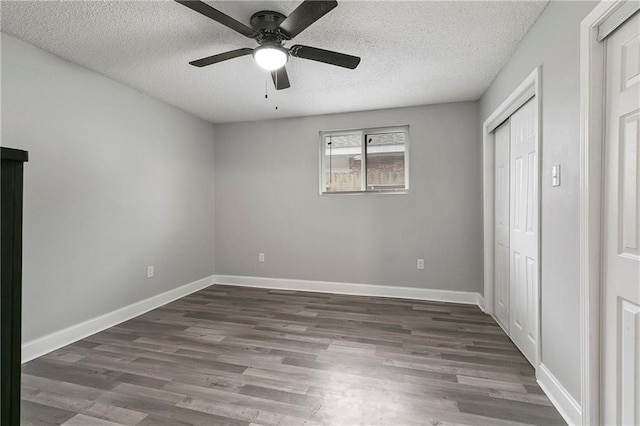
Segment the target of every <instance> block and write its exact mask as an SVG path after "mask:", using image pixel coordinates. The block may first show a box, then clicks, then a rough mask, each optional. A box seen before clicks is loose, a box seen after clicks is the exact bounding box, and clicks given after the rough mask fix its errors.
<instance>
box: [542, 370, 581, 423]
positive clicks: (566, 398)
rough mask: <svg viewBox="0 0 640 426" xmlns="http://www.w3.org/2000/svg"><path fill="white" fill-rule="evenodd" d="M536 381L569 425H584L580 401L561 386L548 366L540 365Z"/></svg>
mask: <svg viewBox="0 0 640 426" xmlns="http://www.w3.org/2000/svg"><path fill="white" fill-rule="evenodd" d="M536 379H537V380H538V384H539V385H540V387H541V388H542V390H543V391H544V393H546V394H547V396H548V397H549V400H550V401H551V402H552V403H553V405H554V406H555V407H556V409H557V410H558V412H559V413H560V414H561V415H562V417H563V418H564V420H565V421H566V422H567V423H568V424H569V425H580V424H582V411H581V408H580V404H578V401H576V400H575V398H574V397H573V396H571V394H570V393H569V392H568V391H567V390H566V389H565V388H564V386H562V384H560V382H559V381H558V379H556V377H555V376H554V375H553V374H552V373H551V372H550V371H549V369H548V368H547V366H546V365H544V364H540V365H539V366H538V369H537V370H536Z"/></svg>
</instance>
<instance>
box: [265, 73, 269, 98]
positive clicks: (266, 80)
mask: <svg viewBox="0 0 640 426" xmlns="http://www.w3.org/2000/svg"><path fill="white" fill-rule="evenodd" d="M268 81H269V77H268V76H265V78H264V98H265V99H269V92H268V89H267V87H268V86H269V83H268Z"/></svg>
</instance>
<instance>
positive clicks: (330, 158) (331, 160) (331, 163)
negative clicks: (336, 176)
mask: <svg viewBox="0 0 640 426" xmlns="http://www.w3.org/2000/svg"><path fill="white" fill-rule="evenodd" d="M332 165H333V136H329V185H331V183H333V182H332V176H333V167H332Z"/></svg>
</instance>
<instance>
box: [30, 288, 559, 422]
mask: <svg viewBox="0 0 640 426" xmlns="http://www.w3.org/2000/svg"><path fill="white" fill-rule="evenodd" d="M22 419H23V420H22V423H23V424H25V425H51V424H55V425H60V424H64V425H112V424H124V425H214V424H227V425H249V424H255V425H257V424H262V425H314V424H327V425H364V424H366V425H414V424H421V425H424V424H429V425H444V424H447V425H450V424H464V425H507V424H510V425H511V424H540V425H555V424H565V423H564V422H563V420H562V418H561V416H560V415H559V414H558V412H557V411H556V410H555V408H554V407H553V406H552V405H551V403H550V402H549V400H548V399H547V397H546V396H545V395H544V394H543V392H542V391H541V390H540V388H539V387H538V385H537V384H536V381H535V378H534V371H533V369H532V367H531V366H530V365H529V364H528V363H527V361H526V360H525V359H524V357H523V356H522V355H521V354H520V352H518V350H517V349H516V348H515V346H514V345H513V344H512V343H511V341H510V340H509V339H508V338H507V336H506V335H505V334H504V333H503V332H502V330H501V329H500V328H499V327H498V325H497V324H496V323H495V322H494V321H493V319H492V318H491V317H489V316H487V315H485V314H483V313H482V312H481V311H480V310H479V309H478V308H477V307H475V306H467V305H457V304H449V303H436V302H421V301H415V300H404V299H390V298H377V297H361V296H344V295H333V294H325V293H307V292H294V291H280V290H266V289H252V288H244V287H233V286H221V285H216V286H212V287H209V288H207V289H204V290H202V291H199V292H197V293H194V294H192V295H190V296H187V297H185V298H183V299H180V300H178V301H176V302H173V303H170V304H168V305H166V306H163V307H161V308H159V309H156V310H153V311H151V312H149V313H147V314H144V315H142V316H140V317H137V318H135V319H132V320H130V321H127V322H125V323H122V324H120V325H118V326H116V327H112V328H110V329H108V330H105V331H103V332H101V333H98V334H95V335H93V336H90V337H88V338H86V339H84V340H81V341H79V342H76V343H74V344H72V345H69V346H66V347H64V348H62V349H59V350H57V351H55V352H52V353H50V354H48V355H45V356H43V357H41V358H38V359H36V360H34V361H31V362H29V363H27V364H25V365H23V369H22Z"/></svg>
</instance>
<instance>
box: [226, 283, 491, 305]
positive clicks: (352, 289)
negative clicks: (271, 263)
mask: <svg viewBox="0 0 640 426" xmlns="http://www.w3.org/2000/svg"><path fill="white" fill-rule="evenodd" d="M214 279H215V283H216V284H228V285H235V286H242V287H257V288H270V289H276V290H297V291H310V292H315V293H334V294H351V295H356V296H378V297H393V298H402V299H415V300H430V301H437V302H451V303H464V304H467V305H477V306H479V307H480V308H482V307H483V306H484V299H483V297H482V296H481V295H480V293H474V292H467V291H452V290H438V289H429V288H417V287H396V286H385V285H375V284H356V283H341V282H334V281H311V280H294V279H284V278H264V277H243V276H238V275H215V276H214Z"/></svg>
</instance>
